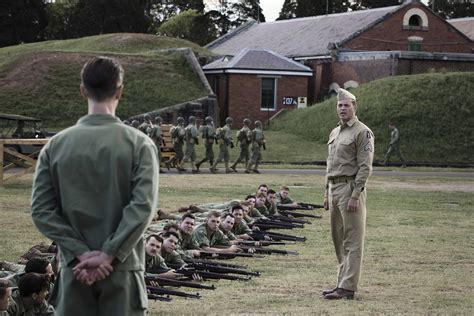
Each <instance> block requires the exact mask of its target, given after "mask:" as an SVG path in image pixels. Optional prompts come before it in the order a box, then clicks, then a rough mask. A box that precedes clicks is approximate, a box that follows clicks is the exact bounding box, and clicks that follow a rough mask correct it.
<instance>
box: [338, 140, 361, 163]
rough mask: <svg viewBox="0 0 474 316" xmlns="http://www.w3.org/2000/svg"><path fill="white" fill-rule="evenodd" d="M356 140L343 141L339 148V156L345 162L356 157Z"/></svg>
mask: <svg viewBox="0 0 474 316" xmlns="http://www.w3.org/2000/svg"><path fill="white" fill-rule="evenodd" d="M355 147H356V145H355V140H354V139H351V138H345V139H341V140H340V141H339V143H338V146H337V156H338V157H339V158H340V159H343V160H351V159H353V158H354V157H355V155H356V148H355Z"/></svg>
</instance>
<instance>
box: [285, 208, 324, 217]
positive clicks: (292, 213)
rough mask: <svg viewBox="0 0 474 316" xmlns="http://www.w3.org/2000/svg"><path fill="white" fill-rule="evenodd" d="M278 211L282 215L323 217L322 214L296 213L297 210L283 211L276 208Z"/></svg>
mask: <svg viewBox="0 0 474 316" xmlns="http://www.w3.org/2000/svg"><path fill="white" fill-rule="evenodd" d="M278 213H280V214H281V215H284V216H293V217H310V218H323V216H322V215H313V214H305V213H297V212H291V211H284V210H278Z"/></svg>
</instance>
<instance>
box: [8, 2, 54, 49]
mask: <svg viewBox="0 0 474 316" xmlns="http://www.w3.org/2000/svg"><path fill="white" fill-rule="evenodd" d="M46 5H47V4H46V1H45V0H2V1H1V2H0V47H3V46H10V45H16V44H19V43H31V42H38V41H42V40H44V30H45V27H46V23H47V19H46Z"/></svg>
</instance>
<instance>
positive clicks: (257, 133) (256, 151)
mask: <svg viewBox="0 0 474 316" xmlns="http://www.w3.org/2000/svg"><path fill="white" fill-rule="evenodd" d="M262 147H263V149H265V135H264V134H263V129H262V122H260V121H255V128H254V130H253V131H252V158H251V159H250V162H249V164H248V165H247V170H245V172H246V173H250V172H255V173H260V171H258V164H259V163H260V161H262V154H261V153H260V149H261V148H262ZM252 166H253V169H252Z"/></svg>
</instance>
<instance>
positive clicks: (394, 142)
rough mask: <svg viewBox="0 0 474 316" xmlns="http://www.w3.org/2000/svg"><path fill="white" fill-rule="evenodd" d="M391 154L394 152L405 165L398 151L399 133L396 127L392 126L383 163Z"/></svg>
mask: <svg viewBox="0 0 474 316" xmlns="http://www.w3.org/2000/svg"><path fill="white" fill-rule="evenodd" d="M392 154H395V155H396V156H397V157H398V159H400V160H401V162H402V163H403V164H404V165H405V159H404V158H403V155H402V152H401V151H400V133H399V132H398V129H397V128H396V127H394V128H393V129H392V131H391V132H390V144H389V146H388V150H387V153H386V154H385V163H386V162H388V159H389V158H390V156H391V155H392Z"/></svg>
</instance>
